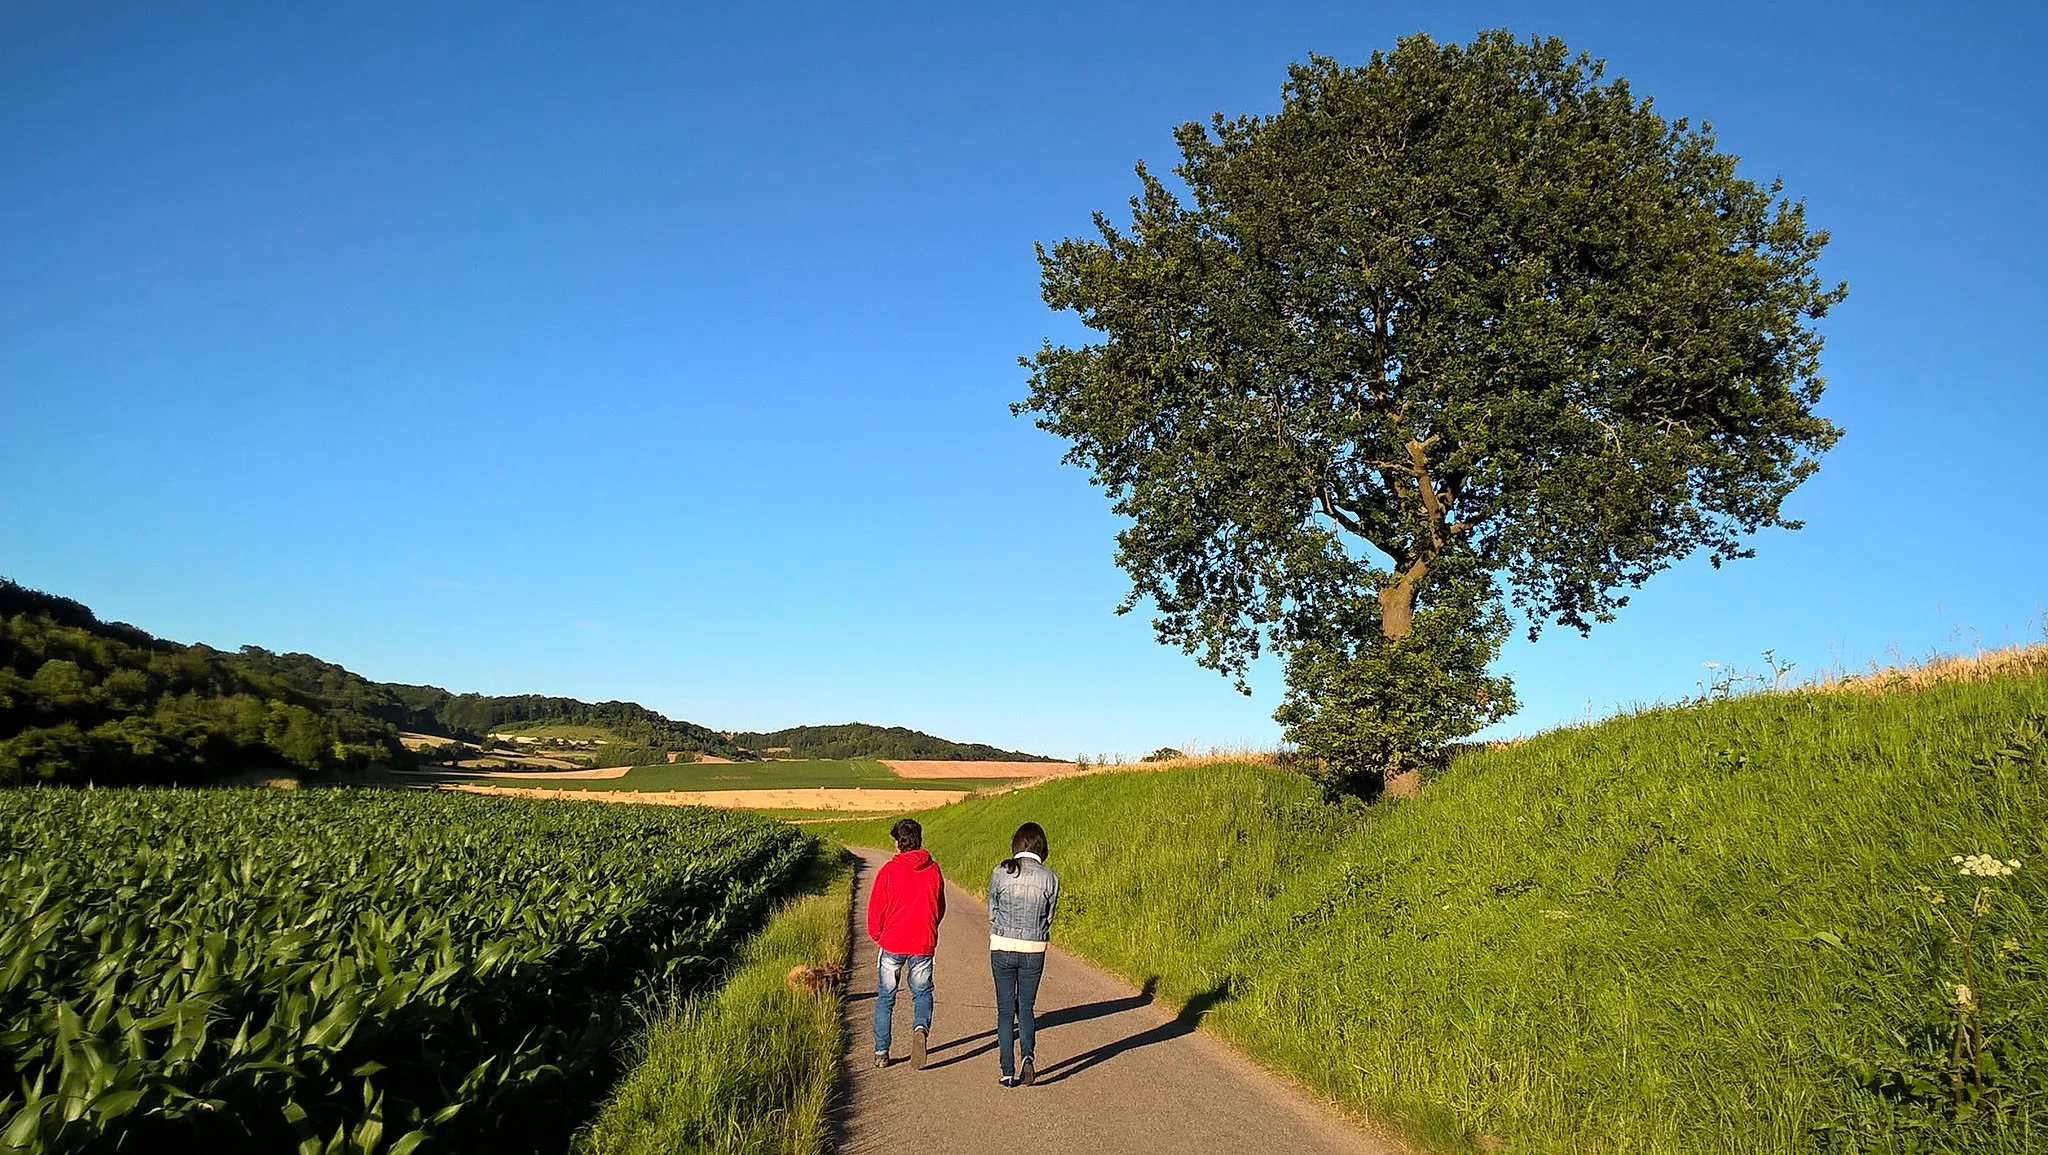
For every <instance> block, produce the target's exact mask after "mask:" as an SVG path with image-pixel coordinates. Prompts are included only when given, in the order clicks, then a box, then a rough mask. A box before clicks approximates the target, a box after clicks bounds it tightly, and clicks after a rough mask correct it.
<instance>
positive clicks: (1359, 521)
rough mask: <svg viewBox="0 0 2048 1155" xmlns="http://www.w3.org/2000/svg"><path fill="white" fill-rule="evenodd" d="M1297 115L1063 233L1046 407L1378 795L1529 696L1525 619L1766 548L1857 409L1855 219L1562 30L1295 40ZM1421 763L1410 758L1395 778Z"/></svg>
mask: <svg viewBox="0 0 2048 1155" xmlns="http://www.w3.org/2000/svg"><path fill="white" fill-rule="evenodd" d="M1283 96H1284V102H1283V105H1282V107H1281V109H1280V111H1279V112H1278V113H1277V114H1275V115H1272V116H1265V117H1257V116H1245V117H1240V118H1237V119H1234V120H1230V119H1225V118H1224V117H1223V116H1221V115H1220V114H1219V115H1218V116H1217V117H1215V118H1214V120H1213V121H1212V122H1211V123H1210V124H1208V125H1206V126H1205V125H1202V124H1199V123H1189V124H1186V125H1183V126H1181V127H1180V129H1179V130H1178V131H1177V132H1176V134H1175V135H1176V140H1177V141H1178V143H1179V147H1180V152H1181V161H1180V164H1179V165H1178V166H1177V167H1176V168H1175V170H1174V171H1175V172H1176V173H1177V174H1178V176H1179V178H1180V180H1181V182H1182V183H1183V184H1184V186H1185V189H1186V195H1187V198H1188V199H1186V200H1183V199H1182V197H1181V196H1179V195H1176V193H1175V192H1174V191H1173V190H1172V189H1170V188H1169V187H1168V186H1167V184H1166V183H1165V182H1163V181H1161V180H1160V179H1158V178H1157V177H1155V176H1154V175H1153V174H1152V173H1151V172H1149V171H1148V170H1147V169H1146V168H1145V167H1144V166H1143V165H1140V166H1139V167H1138V179H1139V182H1140V185H1141V187H1140V190H1139V193H1138V195H1136V196H1135V197H1133V198H1132V200H1131V212H1132V219H1131V222H1130V224H1129V226H1128V227H1127V228H1118V227H1117V226H1115V225H1113V224H1112V223H1111V222H1110V221H1109V220H1108V219H1106V218H1105V217H1104V216H1102V215H1101V214H1099V213H1098V214H1097V215H1096V217H1095V232H1096V235H1095V236H1094V237H1089V238H1082V239H1069V240H1065V241H1061V242H1059V243H1058V244H1056V245H1054V246H1053V247H1052V249H1051V250H1050V251H1049V252H1048V251H1046V250H1045V249H1044V248H1042V247H1041V248H1040V250H1039V257H1040V261H1041V264H1042V266H1043V289H1044V294H1045V299H1046V301H1047V303H1048V304H1050V305H1051V306H1053V307H1054V308H1056V309H1061V310H1073V311H1074V312H1076V313H1078V314H1079V316H1080V318H1081V320H1082V321H1083V322H1084V323H1085V324H1086V325H1087V326H1089V327H1090V328H1092V329H1094V330H1096V331H1097V332H1098V333H1100V334H1101V339H1100V340H1098V341H1094V342H1092V343H1090V344H1086V345H1083V346H1081V347H1079V348H1070V347H1066V346H1054V345H1051V344H1048V345H1046V346H1045V347H1044V348H1042V349H1041V350H1040V351H1039V352H1038V353H1037V355H1036V356H1035V357H1033V358H1030V359H1028V360H1027V361H1026V364H1027V366H1029V367H1030V368H1031V369H1032V376H1031V394H1030V396H1029V398H1028V399H1026V400H1025V401H1023V402H1021V403H1020V404H1019V406H1018V409H1019V410H1020V411H1028V412H1031V413H1033V414H1035V415H1036V418H1037V420H1038V422H1039V424H1040V425H1042V426H1043V427H1044V428H1046V429H1048V430H1050V431H1052V432H1054V433H1056V434H1058V435H1059V436H1061V437H1063V438H1065V439H1066V440H1067V441H1068V442H1069V443H1070V444H1069V449H1068V459H1069V460H1071V461H1073V462H1076V463H1078V464H1081V465H1083V466H1085V467H1087V468H1088V469H1090V470H1091V471H1092V473H1093V475H1094V479H1095V481H1096V482H1097V483H1098V484H1100V485H1102V486H1103V487H1104V488H1105V489H1106V490H1107V491H1108V492H1109V493H1110V494H1111V496H1112V497H1113V499H1114V501H1115V508H1116V510H1117V512H1118V513H1120V514H1122V515H1124V516H1125V517H1127V518H1128V519H1129V523H1130V524H1129V526H1128V528H1126V529H1125V530H1124V531H1123V532H1122V533H1121V534H1120V535H1119V537H1118V545H1119V551H1118V561H1119V563H1120V564H1121V565H1122V566H1123V567H1124V568H1125V570H1126V571H1128V572H1129V574H1130V575H1131V578H1132V582H1133V588H1132V592H1131V595H1130V598H1129V599H1128V600H1127V602H1126V604H1125V607H1124V608H1126V609H1128V608H1130V607H1131V606H1134V605H1136V604H1137V603H1138V602H1139V601H1141V600H1144V599H1147V598H1149V599H1151V600H1152V601H1153V602H1154V603H1155V604H1156V605H1157V607H1158V610H1159V616H1158V617H1157V619H1156V621H1155V626H1156V628H1157V630H1158V633H1159V636H1160V638H1161V639H1162V640H1163V641H1167V642H1170V643H1174V644H1177V645H1179V646H1181V647H1182V648H1183V649H1185V650H1186V651H1187V652H1188V653H1190V654H1192V655H1194V656H1195V657H1196V658H1197V659H1198V660H1199V661H1201V662H1202V663H1203V664H1204V665H1207V666H1210V667H1213V668H1216V669H1218V670H1220V671H1223V672H1225V673H1227V674H1230V675H1232V676H1234V677H1236V678H1237V679H1238V682H1239V685H1240V686H1242V685H1243V677H1244V674H1245V671H1246V668H1247V664H1248V662H1249V661H1250V660H1251V659H1252V658H1254V657H1256V656H1257V655H1258V653H1259V652H1260V651H1261V648H1262V646H1268V645H1270V646H1274V647H1277V649H1278V650H1279V651H1280V652H1281V653H1283V654H1284V655H1285V657H1286V660H1287V666H1288V690H1289V692H1288V697H1287V700H1286V702H1285V704H1284V705H1283V706H1282V708H1281V711H1280V713H1279V715H1278V717H1279V718H1280V719H1281V720H1282V721H1283V722H1285V723H1286V725H1287V729H1288V733H1289V736H1290V737H1291V738H1292V739H1293V740H1295V741H1296V742H1298V743H1299V744H1300V745H1301V747H1302V749H1303V751H1304V753H1307V754H1309V755H1311V756H1312V759H1313V761H1314V764H1316V765H1318V766H1320V768H1321V770H1322V771H1323V773H1324V774H1325V775H1326V780H1327V781H1328V782H1329V783H1330V784H1331V785H1332V786H1333V787H1334V788H1336V789H1339V790H1345V791H1362V792H1368V793H1369V792H1372V791H1373V790H1376V789H1378V787H1379V785H1380V784H1381V783H1382V782H1383V781H1389V780H1391V781H1392V782H1393V783H1394V784H1395V785H1396V786H1397V787H1398V786H1399V785H1401V784H1402V783H1403V782H1404V781H1408V782H1412V777H1407V775H1408V772H1409V771H1411V770H1413V769H1414V768H1416V767H1417V766H1418V765H1420V764H1421V763H1422V762H1423V761H1425V760H1426V759H1428V758H1429V757H1431V756H1433V755H1434V754H1435V753H1436V752H1437V751H1438V750H1439V749H1440V748H1441V746H1442V744H1443V743H1444V742H1446V741H1448V740H1450V739H1453V738H1456V737H1459V736H1462V735H1465V734H1469V733H1471V732H1473V731H1474V730H1476V729H1477V728H1479V727H1480V726H1482V725H1484V724H1486V723H1487V722H1488V721H1490V720H1493V719H1496V718H1498V717H1501V716H1503V715H1504V714H1505V712H1507V711H1509V710H1511V709H1512V708H1513V697H1512V693H1511V688H1510V687H1509V686H1508V684H1507V683H1506V681H1505V680H1504V679H1500V678H1494V677H1490V676H1489V675H1488V672H1487V667H1488V665H1489V663H1490V662H1491V661H1492V660H1493V659H1494V658H1495V657H1496V656H1497V654H1498V652H1499V647H1500V644H1501V641H1502V640H1503V639H1504V637H1505V635H1506V633H1507V630H1508V628H1509V626H1508V623H1509V620H1510V615H1511V613H1512V614H1518V615H1519V616H1520V617H1521V619H1522V620H1523V621H1524V622H1525V623H1526V624H1527V625H1528V627H1529V629H1530V632H1531V635H1532V636H1533V635H1534V634H1535V632H1536V631H1537V630H1539V629H1540V628H1541V627H1542V626H1543V625H1544V624H1545V623H1548V622H1556V623H1559V624H1562V625H1565V626H1570V627H1573V628H1576V629H1579V630H1581V631H1583V630H1586V629H1588V628H1589V627H1590V626H1591V625H1592V624H1593V623H1594V622H1597V621H1604V620H1607V619H1609V618H1611V617H1612V616H1613V614H1614V611H1615V610H1616V609H1618V608H1619V607H1621V606H1623V605H1625V604H1626V603H1627V596H1626V591H1627V590H1628V589H1629V588H1631V587H1634V586H1637V585H1640V584H1641V583H1642V582H1643V581H1644V580H1645V579H1646V578H1648V577H1649V576H1650V575H1652V574H1654V573H1656V572H1658V571H1659V570H1661V569H1663V568H1665V567H1667V566H1669V565H1671V564H1672V563H1673V562H1675V561H1676V560H1678V559H1680V558H1683V557H1685V556H1688V555H1690V554H1693V553H1695V552H1699V551H1705V552H1706V553H1707V554H1708V556H1709V557H1710V558H1711V559H1712V561H1713V563H1714V564H1715V565H1716V566H1718V565H1719V564H1720V563H1721V562H1723V561H1726V560H1728V559H1731V558H1738V557H1746V556H1748V555H1749V554H1750V552H1751V550H1750V548H1749V547H1748V545H1747V544H1746V541H1747V539H1748V538H1749V537H1750V536H1751V535H1753V534H1755V533H1756V532H1757V531H1758V530H1760V529H1763V528H1765V527H1769V526H1778V527H1784V528H1796V525H1797V523H1796V522H1793V521H1790V520H1788V519H1787V518H1786V517H1785V516H1784V514H1783V512H1782V505H1783V502H1784V500H1785V498H1786V496H1787V495H1788V494H1789V493H1791V491H1792V490H1793V489H1794V488H1795V487H1797V486H1798V485H1799V483H1800V482H1801V481H1803V480H1804V479H1805V478H1806V477H1807V476H1808V475H1809V474H1811V473H1812V472H1813V470H1814V469H1815V468H1816V466H1817V463H1818V458H1819V455H1820V454H1821V453H1822V452H1824V451H1825V450H1826V449H1827V448H1828V447H1829V446H1830V445H1832V444H1833V443H1834V441H1835V439H1836V438H1837V437H1838V436H1839V435H1840V431H1839V430H1838V429H1837V428H1836V427H1835V426H1834V425H1832V424H1830V423H1829V422H1828V421H1826V420H1825V419H1823V418H1821V417H1819V416H1817V415H1816V414H1815V412H1814V409H1815V404H1816V403H1817V402H1818V400H1819V399H1820V395H1821V388H1822V382H1821V378H1820V376H1819V372H1818V371H1819V354H1820V348H1821V338H1820V336H1819V334H1818V333H1817V332H1816V331H1815V330H1814V328H1813V325H1812V321H1813V320H1814V319H1816V318H1818V317H1820V316H1822V315H1823V314H1825V313H1826V311H1827V309H1828V308H1829V307H1830V306H1831V305H1833V304H1835V303H1837V302H1838V301H1840V300H1841V299H1842V297H1843V295H1844V293H1845V291H1846V290H1845V288H1844V287H1842V286H1833V287H1830V286H1826V285H1824V284H1823V283H1822V282H1821V281H1820V279H1819V278H1818V276H1817V275H1816V272H1815V269H1814V264H1815V260H1816V258H1817V256H1818V255H1819V253H1820V250H1821V247H1822V245H1823V244H1825V242H1826V240H1827V237H1826V234H1825V233H1820V232H1809V231H1808V230H1807V227H1806V219H1805V213H1804V210H1803V207H1802V206H1801V205H1800V204H1799V203H1797V202H1792V201H1788V200H1786V199H1784V198H1783V197H1782V196H1781V192H1780V188H1779V186H1778V185H1777V184H1775V183H1773V184H1771V185H1769V186H1768V187H1760V186H1758V185H1757V184H1754V183H1752V182H1750V181H1748V180H1746V179H1743V178H1742V177H1739V176H1737V175H1736V160H1735V158H1734V157H1732V156H1730V155H1728V154H1727V153H1724V152H1721V151H1719V150H1718V149H1717V148H1716V144H1715V139H1714V136H1713V134H1712V131H1711V128H1710V127H1709V126H1704V125H1703V126H1701V127H1698V128H1695V127H1692V126H1690V125H1689V124H1688V122H1686V121H1685V120H1676V121H1667V120H1665V119H1664V118H1663V117H1662V116H1660V115H1658V114H1657V113H1656V112H1655V111H1653V110H1652V108H1651V104H1650V101H1648V100H1647V99H1638V98H1637V97H1636V96H1635V95H1634V94H1633V93H1632V91H1631V90H1630V88H1629V86H1628V84H1627V82H1626V81H1623V80H1620V79H1609V78H1608V77H1606V76H1605V74H1604V68H1603V65H1602V64H1600V63H1595V62H1592V61H1590V60H1589V59H1588V58H1587V57H1585V56H1583V55H1581V56H1577V57H1574V56H1572V55H1571V54H1570V53H1569V52H1568V50H1567V49H1566V48H1565V46H1564V45H1563V44H1562V43H1560V42H1559V41H1557V40H1546V39H1532V40H1529V41H1526V42H1522V41H1517V40H1516V39H1515V38H1514V37H1512V36H1511V35H1509V34H1508V33H1506V32H1489V33H1486V34H1483V35H1481V36H1480V37H1479V38H1478V39H1477V40H1475V41H1474V42H1473V43H1471V44H1470V45H1443V44H1438V43H1435V42H1434V41H1432V40H1430V39H1429V38H1428V37H1426V36H1416V37H1412V38H1409V39H1406V40H1403V41H1401V42H1400V44H1399V45H1398V46H1397V47H1396V48H1395V49H1394V50H1392V51H1391V52H1385V53H1375V54H1374V55H1373V57H1372V59H1371V60H1370V61H1369V62H1368V63H1367V64H1366V65H1365V66H1364V67H1359V68H1347V67H1343V66H1340V65H1339V64H1338V63H1337V62H1335V61H1332V60H1329V59H1325V58H1320V57H1315V58H1311V59H1310V61H1309V62H1308V63H1306V64H1301V65H1296V66H1295V67H1294V68H1293V69H1292V70H1291V72H1290V77H1289V80H1288V82H1287V84H1286V86H1285V88H1284V90H1283ZM1390 776H1391V777H1390Z"/></svg>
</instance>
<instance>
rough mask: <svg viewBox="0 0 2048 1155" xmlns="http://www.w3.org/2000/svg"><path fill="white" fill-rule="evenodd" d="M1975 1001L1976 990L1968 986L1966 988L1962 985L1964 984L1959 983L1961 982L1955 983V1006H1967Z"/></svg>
mask: <svg viewBox="0 0 2048 1155" xmlns="http://www.w3.org/2000/svg"><path fill="white" fill-rule="evenodd" d="M1976 1001H1977V992H1975V991H1973V990H1971V989H1970V988H1968V987H1966V986H1964V985H1963V984H1961V983H1957V984H1956V1005H1957V1006H1959V1007H1967V1006H1969V1005H1970V1004H1972V1003H1974V1002H1976Z"/></svg>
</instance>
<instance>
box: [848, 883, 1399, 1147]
mask: <svg viewBox="0 0 2048 1155" xmlns="http://www.w3.org/2000/svg"><path fill="white" fill-rule="evenodd" d="M856 853H857V854H859V855H860V858H861V863H860V866H859V867H858V871H859V874H858V877H857V880H856V883H857V888H856V891H855V900H854V901H855V912H854V913H855V922H854V940H855V944H856V945H855V948H854V960H853V962H854V965H853V969H852V974H851V975H850V977H849V979H848V982H849V984H850V985H849V987H848V991H849V998H848V1000H847V1008H846V1019H847V1028H848V1035H849V1036H850V1040H851V1041H850V1042H849V1044H848V1051H849V1055H848V1059H847V1062H848V1064H849V1066H850V1078H849V1079H848V1081H847V1086H848V1088H849V1095H848V1097H847V1100H846V1102H845V1104H844V1106H843V1107H842V1110H841V1117H840V1147H839V1150H840V1151H841V1152H842V1155H870V1153H874V1155H880V1153H882V1152H888V1153H890V1155H901V1153H903V1152H911V1151H919V1152H932V1153H934V1155H942V1153H955V1155H974V1153H976V1152H991V1153H995V1152H1001V1153H1003V1155H1015V1153H1018V1152H1032V1151H1044V1152H1070V1153H1073V1155H1087V1153H1090V1152H1098V1151H1118V1152H1121V1151H1134V1152H1146V1151H1160V1152H1177V1151H1189V1152H1214V1153H1216V1155H1227V1153H1229V1152H1255V1151H1286V1152H1290V1153H1300V1155H1325V1153H1337V1152H1344V1153H1347V1155H1395V1153H1396V1152H1398V1151H1399V1150H1400V1148H1397V1147H1395V1146H1393V1145H1391V1144H1389V1143H1387V1142H1386V1141H1384V1140H1381V1139H1378V1138H1376V1137H1374V1136H1371V1135H1368V1134H1366V1133H1364V1132H1363V1131H1361V1130H1359V1129H1358V1128H1356V1127H1354V1126H1353V1125H1351V1124H1349V1123H1347V1122H1345V1121H1344V1120H1342V1119H1341V1118H1339V1117H1337V1116H1336V1115H1334V1114H1333V1113H1331V1112H1330V1111H1328V1110H1327V1109H1326V1108H1324V1107H1322V1106H1320V1105H1318V1104H1317V1103H1316V1102H1315V1101H1314V1100H1312V1099H1310V1098H1309V1097H1308V1096H1307V1095H1305V1094H1304V1093H1302V1092H1301V1091H1300V1090H1299V1089H1297V1088H1296V1087H1295V1086H1294V1085H1293V1084H1291V1083H1288V1082H1287V1081H1285V1080H1283V1079H1280V1078H1278V1077H1277V1076H1275V1075H1273V1074H1271V1073H1269V1072H1267V1071H1265V1070H1264V1069H1262V1068H1260V1067H1259V1066H1258V1065H1257V1064H1254V1063H1252V1062H1251V1061H1250V1060H1248V1059H1246V1058H1244V1057H1243V1056H1241V1055H1239V1054H1238V1053H1237V1052H1235V1051H1233V1050H1231V1049H1230V1048H1229V1047H1228V1046H1227V1045H1225V1044H1224V1043H1223V1042H1221V1041H1220V1040H1218V1039H1216V1038H1213V1037H1211V1036H1209V1035H1206V1034H1203V1033H1202V1032H1200V1031H1198V1030H1196V1029H1195V1024H1196V1022H1197V1021H1198V1020H1199V1017H1200V1016H1199V1013H1196V1014H1192V1015H1191V1014H1188V1013H1186V1012H1183V1013H1182V1014H1181V1015H1180V1016H1178V1017H1176V1016H1175V1014H1174V1013H1173V1012H1172V1011H1171V1010H1169V1009H1167V1008H1165V1007H1162V1006H1159V1005H1157V1004H1155V1003H1154V1002H1153V1001H1152V1000H1151V998H1150V995H1149V992H1146V991H1140V990H1139V989H1137V988H1136V987H1133V986H1131V985H1129V984H1128V983H1125V982H1124V981H1123V980H1121V979H1118V978H1116V977H1114V976H1112V975H1110V974H1108V973H1106V972H1104V971H1102V970H1099V969H1097V968H1096V967H1094V966H1092V965H1090V964H1088V963H1085V962H1082V961H1080V960H1079V959H1076V958H1075V957H1074V956H1073V955H1070V954H1067V953H1066V952H1064V951H1061V950H1058V949H1055V950H1053V951H1052V952H1051V953H1050V954H1049V955H1048V956H1047V959H1046V966H1045V980H1044V983H1043V984H1042V985H1041V986H1040V987H1039V990H1038V1055H1037V1060H1038V1081H1037V1083H1036V1084H1034V1085H1033V1086H1030V1087H1018V1088H1016V1089H1014V1090H1011V1089H1005V1088H1003V1087H1001V1086H999V1085H997V1083H996V1078H997V1075H998V1073H999V1072H998V1071H997V1069H996V1057H995V1009H994V1008H995V994H994V987H993V985H992V981H991V979H990V977H989V969H988V910H987V908H986V907H984V906H983V905H982V904H981V903H980V902H977V901H976V900H975V899H974V896H972V895H970V894H968V893H967V892H966V891H964V890H962V889H960V888H959V887H958V886H953V885H951V884H950V883H949V884H948V886H947V890H946V912H947V913H946V921H945V924H944V926H942V927H941V928H940V932H939V953H938V961H937V968H936V971H937V975H936V980H935V987H936V990H935V998H934V1006H933V1012H932V1033H931V1055H930V1057H929V1060H928V1065H927V1066H926V1067H925V1069H924V1070H922V1071H918V1070H914V1069H912V1067H911V1065H910V1063H909V1062H908V1055H909V1053H910V992H909V990H908V989H907V988H906V989H905V990H903V991H902V992H900V993H899V994H898V995H897V997H896V1018H895V1026H894V1028H893V1033H894V1035H895V1054H896V1059H897V1062H896V1063H895V1064H894V1065H892V1066H890V1067H887V1068H885V1069H880V1070H877V1069H876V1068H875V1067H874V1065H873V1063H872V1062H871V1057H872V1056H873V1054H874V1028H873V1019H874V1013H875V1012H874V998H875V951H874V946H873V944H872V943H869V942H868V941H867V936H866V933H865V929H864V928H865V926H866V918H867V904H868V890H869V887H870V884H871V883H872V882H873V880H874V872H875V869H876V868H877V867H879V866H880V865H881V864H882V863H883V862H885V861H887V858H888V856H887V855H885V854H883V853H882V852H880V851H872V850H860V851H856ZM941 865H942V866H943V864H941ZM1055 866H1057V864H1055ZM1191 1009H1193V1008H1191Z"/></svg>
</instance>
